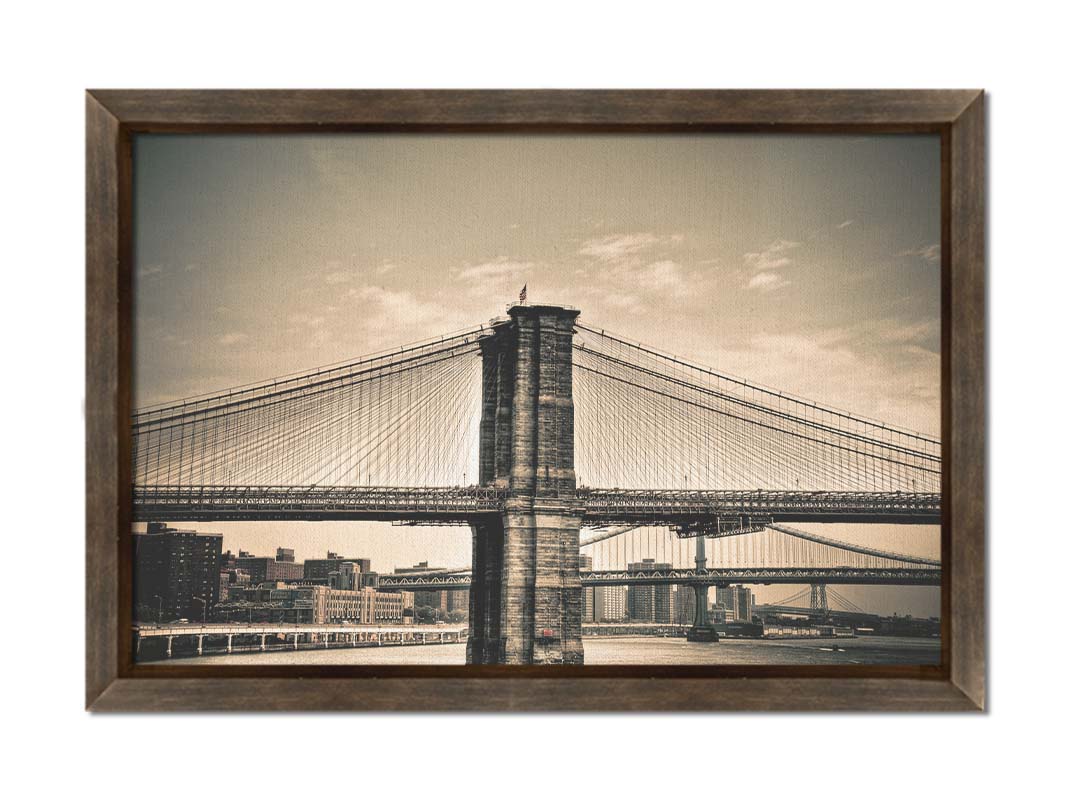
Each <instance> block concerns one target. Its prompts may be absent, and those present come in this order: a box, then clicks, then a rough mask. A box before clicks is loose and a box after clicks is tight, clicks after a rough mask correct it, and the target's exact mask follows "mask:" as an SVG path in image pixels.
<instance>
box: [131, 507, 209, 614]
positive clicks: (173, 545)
mask: <svg viewBox="0 0 1067 800" xmlns="http://www.w3.org/2000/svg"><path fill="white" fill-rule="evenodd" d="M221 558H222V534H219V533H199V532H197V531H193V530H178V529H175V528H169V527H167V526H166V525H163V524H161V523H156V522H150V523H149V524H148V532H147V533H135V534H134V535H133V596H134V615H135V616H136V617H137V618H139V619H144V620H152V621H156V620H163V621H164V622H168V621H171V620H175V619H190V620H202V619H205V618H207V617H209V616H210V615H211V610H212V608H214V606H215V605H216V603H218V600H219V562H220V561H221Z"/></svg>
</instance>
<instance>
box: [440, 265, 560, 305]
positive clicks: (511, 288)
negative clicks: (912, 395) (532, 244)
mask: <svg viewBox="0 0 1067 800" xmlns="http://www.w3.org/2000/svg"><path fill="white" fill-rule="evenodd" d="M543 272H544V270H543V268H542V266H541V265H540V264H537V263H535V262H533V261H513V260H512V259H510V258H509V257H507V256H499V257H498V258H494V259H493V260H492V261H484V262H482V263H481V264H467V265H464V266H463V267H459V268H453V269H452V273H451V274H452V277H453V279H454V280H457V281H462V282H464V283H467V284H470V285H471V287H472V289H473V288H475V287H476V289H477V291H478V293H479V294H481V295H483V296H485V295H494V294H496V295H500V294H503V295H506V296H508V297H511V296H516V297H517V296H518V294H519V289H521V288H522V285H523V284H524V283H531V282H532V281H533V279H534V278H535V277H537V275H539V274H543ZM530 291H531V293H532V292H533V291H534V287H533V286H531V287H530Z"/></svg>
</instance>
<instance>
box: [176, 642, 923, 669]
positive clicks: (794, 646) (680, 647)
mask: <svg viewBox="0 0 1067 800" xmlns="http://www.w3.org/2000/svg"><path fill="white" fill-rule="evenodd" d="M584 643H585V663H586V664H631V665H632V664H937V663H938V662H939V661H940V659H941V640H940V639H918V638H909V637H900V636H863V637H859V638H856V639H798V640H787V639H723V640H722V641H720V642H716V643H698V642H692V643H691V642H687V641H686V640H685V639H681V638H671V639H666V638H653V637H651V636H621V637H610V638H608V637H602V638H596V637H588V636H587V637H586V638H585V639H584ZM835 645H836V646H837V647H838V648H840V649H838V650H834V649H833V647H834V646H835ZM465 658H466V645H465V644H444V645H407V646H404V647H359V648H345V649H331V650H297V651H292V650H276V651H272V652H266V653H260V652H253V653H242V654H233V655H214V656H203V657H200V658H189V659H185V658H183V659H182V660H181V661H182V663H183V664H204V665H214V664H245V665H249V664H405V665H407V664H463V663H464V661H465Z"/></svg>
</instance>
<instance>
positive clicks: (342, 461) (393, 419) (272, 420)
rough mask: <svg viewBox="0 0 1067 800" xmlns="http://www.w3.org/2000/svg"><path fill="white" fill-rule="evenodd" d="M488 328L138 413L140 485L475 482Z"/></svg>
mask: <svg viewBox="0 0 1067 800" xmlns="http://www.w3.org/2000/svg"><path fill="white" fill-rule="evenodd" d="M479 333H480V329H472V330H469V331H464V332H461V333H458V334H452V335H450V336H447V337H443V338H441V339H437V340H433V341H430V342H424V343H420V344H416V345H411V346H406V347H402V348H398V349H395V350H391V351H387V352H384V353H379V354H376V355H373V356H370V357H367V358H363V359H359V360H356V361H352V362H348V363H345V364H341V365H334V366H330V367H327V368H321V369H318V370H314V371H311V372H307V373H302V374H299V375H292V376H286V377H283V378H279V379H275V380H271V381H266V382H263V383H259V384H255V385H251V386H244V387H238V388H235V389H231V390H227V391H224V392H220V393H218V394H215V395H210V396H202V397H197V398H191V399H189V400H184V401H180V402H178V403H172V404H169V405H163V406H156V407H153V408H149V409H145V410H142V411H138V412H137V413H135V414H134V417H133V420H132V433H133V444H134V481H135V484H136V485H138V486H158V487H182V486H279V487H284V486H306V487H315V486H459V485H466V484H467V483H471V482H475V481H474V480H472V478H476V476H477V466H476V465H477V437H478V425H477V420H478V414H479V410H480V407H479V403H480V386H481V382H480V371H481V359H480V358H479V356H478V336H479Z"/></svg>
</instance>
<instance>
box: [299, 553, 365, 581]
mask: <svg viewBox="0 0 1067 800" xmlns="http://www.w3.org/2000/svg"><path fill="white" fill-rule="evenodd" d="M345 564H352V565H354V567H355V569H354V572H356V573H358V574H359V575H360V576H362V575H366V574H367V573H368V572H370V559H369V558H348V557H346V556H340V555H338V554H337V553H334V552H331V551H329V550H327V551H326V558H308V559H305V561H304V581H305V582H306V583H321V584H324V585H325V584H327V583H329V580H330V573H331V572H339V571H342V570H343V569H344V567H343V565H345ZM361 585H362V583H360V584H359V585H357V586H354V587H353V588H355V589H358V588H360V586H361Z"/></svg>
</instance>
